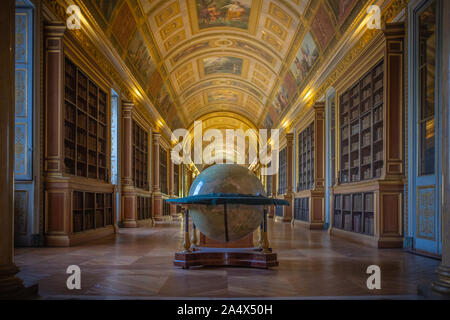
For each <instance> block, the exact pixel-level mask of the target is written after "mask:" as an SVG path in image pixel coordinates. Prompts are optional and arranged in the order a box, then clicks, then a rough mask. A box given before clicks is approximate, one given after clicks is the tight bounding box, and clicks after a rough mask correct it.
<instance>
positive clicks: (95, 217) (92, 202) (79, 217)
mask: <svg viewBox="0 0 450 320" xmlns="http://www.w3.org/2000/svg"><path fill="white" fill-rule="evenodd" d="M72 199H73V205H72V215H73V232H74V233H78V232H82V231H88V230H93V229H98V228H103V227H105V226H111V225H113V224H114V216H113V214H114V211H113V205H114V204H113V194H112V193H96V192H84V191H74V192H73V197H72Z"/></svg>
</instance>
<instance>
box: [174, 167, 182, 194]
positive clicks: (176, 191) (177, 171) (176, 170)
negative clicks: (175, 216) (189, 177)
mask: <svg viewBox="0 0 450 320" xmlns="http://www.w3.org/2000/svg"><path fill="white" fill-rule="evenodd" d="M173 193H174V195H175V196H177V197H178V196H179V195H180V166H179V165H176V164H174V166H173Z"/></svg>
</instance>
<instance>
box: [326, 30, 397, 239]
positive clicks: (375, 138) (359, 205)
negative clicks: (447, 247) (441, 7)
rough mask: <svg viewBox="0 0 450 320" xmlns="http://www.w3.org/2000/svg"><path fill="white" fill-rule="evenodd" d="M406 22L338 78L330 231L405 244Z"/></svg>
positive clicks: (381, 38)
mask: <svg viewBox="0 0 450 320" xmlns="http://www.w3.org/2000/svg"><path fill="white" fill-rule="evenodd" d="M403 57H404V25H403V24H402V23H393V24H387V25H386V29H385V30H384V32H383V33H380V34H378V35H377V36H376V37H375V39H374V40H373V42H372V43H371V45H370V48H368V50H366V51H365V54H364V56H361V57H360V58H359V59H356V60H355V61H354V62H353V64H352V65H351V66H350V67H349V70H351V71H350V72H348V73H345V74H343V76H342V79H337V81H336V83H337V86H336V92H337V96H338V109H337V117H336V128H338V130H337V134H338V141H337V144H336V148H337V150H336V151H337V157H336V158H337V166H336V167H337V169H336V175H335V176H336V177H337V179H336V184H335V185H334V187H333V190H332V192H333V199H332V202H333V204H332V210H331V212H332V217H331V219H332V221H331V225H332V230H331V233H332V234H335V235H339V236H343V237H346V238H350V239H352V240H357V241H358V242H360V243H365V244H368V245H370V246H374V247H402V246H403V238H402V236H403V235H402V233H403V230H402V229H403V222H402V220H403V218H402V211H403V209H402V207H403V189H404V182H403V179H404V163H403V161H404V156H403V154H404V151H403V146H404V132H403V121H404V114H403V113H404V101H403V89H402V88H403V86H404V85H403V84H404V80H403Z"/></svg>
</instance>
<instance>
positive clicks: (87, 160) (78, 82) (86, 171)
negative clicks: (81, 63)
mask: <svg viewBox="0 0 450 320" xmlns="http://www.w3.org/2000/svg"><path fill="white" fill-rule="evenodd" d="M64 75H65V78H64V80H65V81H64V93H65V94H64V108H65V110H64V172H65V173H66V174H69V175H75V176H79V177H86V178H89V179H96V180H101V181H105V182H107V181H108V179H109V174H108V166H107V139H108V135H107V107H108V102H107V101H108V95H107V94H106V93H105V91H103V90H102V89H101V88H99V87H98V85H97V84H96V83H95V82H94V81H92V80H91V79H90V78H89V77H87V76H86V74H84V73H83V71H81V70H80V69H79V68H78V67H77V66H76V65H75V64H74V63H73V62H72V61H71V60H70V59H69V58H67V57H66V59H65V72H64Z"/></svg>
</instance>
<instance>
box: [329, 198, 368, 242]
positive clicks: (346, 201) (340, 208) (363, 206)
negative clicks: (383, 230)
mask: <svg viewBox="0 0 450 320" xmlns="http://www.w3.org/2000/svg"><path fill="white" fill-rule="evenodd" d="M373 202H374V194H373V193H372V192H369V193H352V194H337V195H335V196H334V216H333V226H334V227H335V228H338V229H343V230H346V231H351V232H356V233H363V234H368V235H373V234H374V224H373V219H374V206H373Z"/></svg>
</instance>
